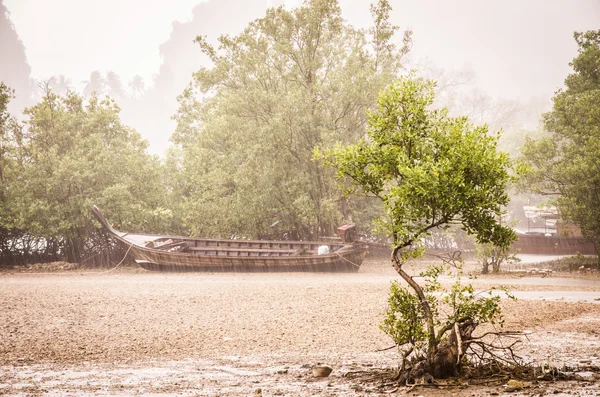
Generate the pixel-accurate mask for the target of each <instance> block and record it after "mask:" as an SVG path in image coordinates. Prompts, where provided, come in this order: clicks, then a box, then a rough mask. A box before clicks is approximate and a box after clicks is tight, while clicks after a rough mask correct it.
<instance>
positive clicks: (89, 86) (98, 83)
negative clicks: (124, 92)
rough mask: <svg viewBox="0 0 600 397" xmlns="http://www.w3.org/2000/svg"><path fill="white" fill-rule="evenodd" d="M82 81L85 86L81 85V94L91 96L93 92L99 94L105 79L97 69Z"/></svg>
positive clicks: (102, 91)
mask: <svg viewBox="0 0 600 397" xmlns="http://www.w3.org/2000/svg"><path fill="white" fill-rule="evenodd" d="M83 83H85V87H83V95H85V96H91V95H92V94H93V93H94V92H95V93H97V94H98V95H101V94H103V93H104V89H105V87H106V79H105V78H104V76H102V73H100V72H99V71H97V70H94V71H93V72H92V73H90V79H89V80H84V81H83Z"/></svg>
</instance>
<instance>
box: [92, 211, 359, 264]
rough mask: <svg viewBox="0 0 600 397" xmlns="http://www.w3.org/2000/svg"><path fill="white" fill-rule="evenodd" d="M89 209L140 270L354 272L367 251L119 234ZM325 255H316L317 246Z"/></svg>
mask: <svg viewBox="0 0 600 397" xmlns="http://www.w3.org/2000/svg"><path fill="white" fill-rule="evenodd" d="M92 212H93V214H94V216H95V217H96V218H97V219H98V221H99V222H100V223H101V224H102V226H103V227H104V229H105V230H106V231H107V232H108V233H109V234H110V235H111V236H112V237H113V238H114V239H115V240H116V241H117V243H119V244H120V245H121V246H122V247H123V248H124V249H126V250H127V252H128V253H129V254H130V255H131V256H132V257H133V258H134V259H135V260H136V262H137V263H139V264H140V266H142V267H143V268H144V269H148V270H159V271H209V272H216V271H228V272H229V271H234V272H280V271H286V272H356V271H358V269H359V268H360V265H361V264H362V261H363V259H364V257H365V254H366V252H367V246H366V245H365V244H363V243H345V242H341V241H340V242H330V241H329V242H318V241H310V242H306V241H263V240H219V239H202V238H193V237H184V236H148V235H140V234H133V233H123V232H119V231H117V230H115V229H113V228H112V227H111V225H110V224H109V223H108V221H107V220H106V218H104V215H103V214H102V212H101V211H100V210H99V209H98V208H97V207H95V206H94V207H93V209H92ZM323 245H326V246H327V247H328V249H329V253H327V254H323V255H318V254H317V251H318V248H319V247H320V246H323Z"/></svg>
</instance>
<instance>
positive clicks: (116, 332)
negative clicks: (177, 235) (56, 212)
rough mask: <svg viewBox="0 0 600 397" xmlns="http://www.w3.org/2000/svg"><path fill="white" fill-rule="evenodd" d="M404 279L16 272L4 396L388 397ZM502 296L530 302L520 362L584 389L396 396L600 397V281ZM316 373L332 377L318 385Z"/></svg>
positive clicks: (3, 323) (516, 306)
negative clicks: (391, 327)
mask: <svg viewBox="0 0 600 397" xmlns="http://www.w3.org/2000/svg"><path fill="white" fill-rule="evenodd" d="M419 266H420V265H416V266H415V271H417V270H418V268H419ZM47 270H51V271H53V272H50V273H46V271H47ZM395 278H397V277H396V275H395V273H394V271H393V270H392V269H391V268H389V266H388V264H387V262H386V261H384V260H379V261H378V260H368V261H367V262H366V263H365V264H364V265H363V268H362V269H361V270H360V272H359V273H357V274H298V273H294V274H281V273H277V274H165V273H152V272H146V271H143V270H139V269H132V268H119V269H116V270H115V271H111V272H108V273H107V272H103V271H90V270H85V269H77V268H73V267H70V266H65V267H63V268H55V267H50V268H48V267H44V266H38V267H32V268H31V269H29V271H28V272H16V271H4V272H1V273H0V300H1V302H2V303H1V305H0V395H2V394H5V395H15V396H25V395H56V396H59V395H60V396H62V395H75V396H90V395H93V396H99V395H119V396H120V395H161V396H162V395H167V396H171V395H190V396H195V395H198V396H243V395H259V394H261V395H263V396H276V395H277V396H279V395H288V396H312V395H319V396H321V395H329V396H354V395H389V393H388V392H390V391H394V388H390V387H386V388H379V386H380V385H381V381H379V380H373V379H371V381H368V382H367V381H365V379H366V378H368V377H369V376H368V375H367V376H365V375H364V374H371V375H372V374H377V373H379V371H385V370H387V369H389V368H393V367H394V366H395V365H397V361H398V356H397V354H396V353H395V352H394V350H385V351H378V350H381V349H385V348H387V347H389V346H390V345H391V341H390V339H389V338H388V337H387V336H386V335H385V334H383V332H381V331H380V330H379V329H378V325H379V322H380V320H381V312H383V311H384V310H385V308H386V296H387V290H388V287H389V281H390V280H392V279H395ZM503 283H505V284H509V285H510V287H511V289H512V290H513V291H515V294H516V295H517V296H519V294H522V295H523V296H524V299H519V300H518V301H517V302H513V301H509V300H505V301H503V309H504V313H505V317H506V324H505V328H506V329H511V330H520V331H527V333H528V338H527V339H525V340H524V341H523V344H522V346H521V348H520V351H519V352H520V354H521V355H523V357H524V358H525V359H526V360H528V361H530V362H536V363H538V364H546V365H549V366H553V367H563V366H569V367H578V368H580V369H581V372H580V376H581V380H579V381H570V382H565V381H556V382H554V381H546V382H540V383H535V382H534V383H525V384H523V385H522V386H524V388H523V389H522V390H521V391H516V392H510V393H509V392H508V391H507V389H506V388H505V387H504V386H503V385H504V384H506V383H507V382H508V381H509V380H510V379H508V378H500V379H498V380H497V381H496V382H492V383H490V384H487V385H481V384H479V385H473V384H471V385H470V386H469V387H466V386H467V385H466V384H462V385H454V386H447V387H442V388H437V389H433V388H426V389H424V388H415V389H414V390H409V389H407V388H400V389H398V390H395V391H394V394H400V395H402V394H408V395H415V396H418V395H459V396H480V395H481V396H487V395H504V394H510V395H544V394H552V395H559V396H560V395H563V396H564V395H600V374H598V373H597V372H596V371H595V370H594V368H596V367H599V366H600V300H599V299H600V278H599V277H598V276H597V275H585V276H582V275H579V274H568V273H565V274H556V273H555V274H553V275H552V276H548V277H545V278H543V279H541V278H540V277H515V276H506V277H505V278H500V277H489V278H481V277H480V278H479V279H478V280H476V281H475V286H476V288H477V289H485V288H489V287H490V286H494V285H500V284H503ZM317 363H324V364H328V365H330V366H332V367H333V369H334V371H333V373H332V374H331V376H330V377H328V378H314V377H313V376H312V373H311V368H312V366H314V365H316V364H317ZM590 369H591V371H590ZM382 377H383V375H382ZM371 378H372V377H371ZM471 383H477V382H471Z"/></svg>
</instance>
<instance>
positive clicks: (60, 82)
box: [50, 74, 73, 95]
mask: <svg viewBox="0 0 600 397" xmlns="http://www.w3.org/2000/svg"><path fill="white" fill-rule="evenodd" d="M50 87H51V88H52V91H54V92H55V93H56V94H58V95H65V94H66V93H67V92H68V91H70V90H72V89H73V87H72V85H71V79H69V78H68V77H66V76H65V75H64V74H59V75H58V76H52V78H50Z"/></svg>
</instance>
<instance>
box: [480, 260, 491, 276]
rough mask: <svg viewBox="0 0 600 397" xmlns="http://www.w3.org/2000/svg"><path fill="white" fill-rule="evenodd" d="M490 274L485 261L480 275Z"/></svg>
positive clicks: (488, 265) (488, 266)
mask: <svg viewBox="0 0 600 397" xmlns="http://www.w3.org/2000/svg"><path fill="white" fill-rule="evenodd" d="M489 272H490V264H489V263H488V262H487V261H484V262H483V268H482V269H481V274H488V273H489Z"/></svg>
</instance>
